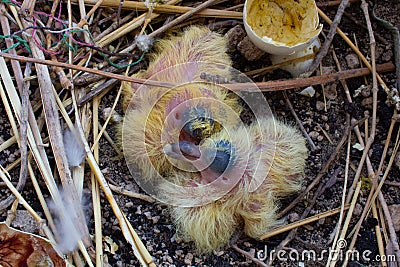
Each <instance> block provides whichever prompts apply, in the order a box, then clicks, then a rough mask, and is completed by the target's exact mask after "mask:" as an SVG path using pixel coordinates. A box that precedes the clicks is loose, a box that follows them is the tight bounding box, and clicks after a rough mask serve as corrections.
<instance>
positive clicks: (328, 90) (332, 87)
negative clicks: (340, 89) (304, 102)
mask: <svg viewBox="0 0 400 267" xmlns="http://www.w3.org/2000/svg"><path fill="white" fill-rule="evenodd" d="M336 87H337V83H332V84H329V85H327V86H325V96H326V98H328V99H330V100H335V99H336V98H337V91H336Z"/></svg>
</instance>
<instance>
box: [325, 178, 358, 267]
mask: <svg viewBox="0 0 400 267" xmlns="http://www.w3.org/2000/svg"><path fill="white" fill-rule="evenodd" d="M360 189H361V181H359V182H358V183H357V186H356V189H355V191H354V194H353V198H352V200H351V203H350V208H349V210H348V212H347V216H346V220H345V221H344V223H343V228H342V230H341V232H340V235H339V239H338V242H336V243H334V244H333V245H334V246H335V250H333V253H334V254H333V255H332V257H330V259H328V264H327V266H328V265H329V266H335V265H336V262H337V260H338V259H339V257H338V255H339V253H340V251H341V249H343V248H344V247H341V244H343V241H342V240H345V237H346V232H347V229H348V227H349V224H350V220H351V217H352V215H353V211H354V207H355V205H356V202H357V199H358V195H359V193H360ZM339 241H340V242H339ZM349 250H351V249H349ZM343 266H344V265H343Z"/></svg>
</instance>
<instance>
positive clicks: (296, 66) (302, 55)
mask: <svg viewBox="0 0 400 267" xmlns="http://www.w3.org/2000/svg"><path fill="white" fill-rule="evenodd" d="M320 47H321V44H320V42H319V39H318V38H317V39H315V40H314V41H313V42H312V43H311V44H310V45H309V46H307V47H306V48H304V49H303V50H301V51H299V52H296V53H293V54H290V55H283V56H282V55H271V56H270V59H271V63H272V64H273V65H277V64H281V63H284V62H289V63H287V64H284V65H283V66H280V67H279V68H280V69H282V70H286V71H287V72H290V74H292V76H293V77H299V76H300V74H302V73H304V72H306V71H307V70H308V68H309V67H310V66H311V64H312V62H313V61H314V58H315V55H316V54H317V52H318V51H319V49H320Z"/></svg>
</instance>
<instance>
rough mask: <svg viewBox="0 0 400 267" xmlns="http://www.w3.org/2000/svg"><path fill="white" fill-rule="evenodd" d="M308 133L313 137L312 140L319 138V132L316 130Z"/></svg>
mask: <svg viewBox="0 0 400 267" xmlns="http://www.w3.org/2000/svg"><path fill="white" fill-rule="evenodd" d="M308 135H309V136H310V137H311V139H312V140H317V138H318V136H319V133H318V132H316V131H311V132H309V133H308Z"/></svg>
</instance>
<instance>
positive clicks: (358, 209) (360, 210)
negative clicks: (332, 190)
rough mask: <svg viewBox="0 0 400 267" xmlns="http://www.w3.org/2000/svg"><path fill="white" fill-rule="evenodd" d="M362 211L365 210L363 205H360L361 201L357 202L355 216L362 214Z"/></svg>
mask: <svg viewBox="0 0 400 267" xmlns="http://www.w3.org/2000/svg"><path fill="white" fill-rule="evenodd" d="M362 211H363V207H362V206H361V205H360V203H357V204H356V206H355V207H354V211H353V214H354V215H355V216H359V215H361V213H362Z"/></svg>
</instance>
